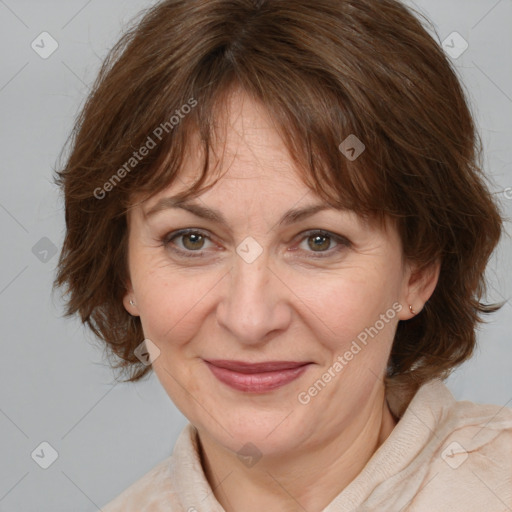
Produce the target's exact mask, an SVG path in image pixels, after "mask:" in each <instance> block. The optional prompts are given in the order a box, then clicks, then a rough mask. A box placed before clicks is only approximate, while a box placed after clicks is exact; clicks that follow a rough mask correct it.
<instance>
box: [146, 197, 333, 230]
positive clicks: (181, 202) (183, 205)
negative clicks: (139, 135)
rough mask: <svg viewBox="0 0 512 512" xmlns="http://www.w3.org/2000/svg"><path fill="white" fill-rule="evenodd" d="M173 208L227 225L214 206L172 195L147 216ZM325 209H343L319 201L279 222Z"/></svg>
mask: <svg viewBox="0 0 512 512" xmlns="http://www.w3.org/2000/svg"><path fill="white" fill-rule="evenodd" d="M173 208H180V209H182V210H186V211H188V212H190V213H192V214H193V215H195V216H196V217H200V218H202V219H206V220H210V221H212V222H216V223H218V224H221V225H224V226H226V225H227V221H226V218H225V217H224V215H222V213H221V212H220V211H218V210H215V209H213V208H208V207H206V206H202V205H200V204H197V203H194V202H191V201H190V200H187V199H175V198H172V197H165V198H163V199H161V200H160V201H158V203H156V204H155V205H154V206H153V207H152V208H151V209H149V210H148V211H147V212H146V213H145V216H146V217H150V216H151V215H154V214H155V213H157V212H160V211H162V210H168V209H173ZM324 210H338V211H342V209H341V208H334V207H332V206H330V205H327V204H325V203H319V204H312V205H308V206H304V207H302V208H295V209H291V210H288V211H287V212H285V213H284V215H283V216H282V217H281V219H280V220H279V222H278V225H285V226H287V225H290V224H293V223H296V222H299V221H301V220H303V219H305V218H307V217H311V216H312V215H314V214H315V213H318V212H320V211H324Z"/></svg>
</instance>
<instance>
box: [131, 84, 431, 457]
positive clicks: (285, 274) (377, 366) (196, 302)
mask: <svg viewBox="0 0 512 512" xmlns="http://www.w3.org/2000/svg"><path fill="white" fill-rule="evenodd" d="M229 107H230V110H229V112H230V114H229V116H228V117H229V121H228V124H227V131H226V140H225V153H224V159H223V164H222V165H223V167H222V170H223V171H225V174H224V176H223V177H222V178H221V179H220V181H218V182H217V183H216V184H215V186H214V187H213V188H212V189H210V190H208V191H206V192H205V193H203V194H202V195H201V196H200V197H199V198H197V199H194V200H191V201H190V202H188V203H186V204H182V205H181V206H180V205H174V206H173V205H172V204H171V203H170V201H167V203H166V202H161V201H162V200H163V199H165V198H171V197H173V196H174V195H176V194H177V193H179V192H181V191H182V190H184V189H186V188H187V185H189V184H190V183H191V182H192V181H193V179H194V178H195V177H196V176H197V173H198V172H199V169H200V162H199V159H198V158H197V159H196V158H195V157H194V156H190V158H188V160H187V161H186V166H185V168H184V172H183V174H182V175H181V176H180V179H179V180H177V182H176V183H174V184H173V185H172V186H171V187H169V188H168V189H167V190H165V191H163V192H161V193H159V194H158V195H156V196H154V197H153V198H152V199H151V200H149V201H148V202H147V203H145V204H142V205H140V206H137V207H136V208H134V209H133V210H132V211H131V212H130V215H129V219H128V223H129V272H130V287H129V293H127V295H126V297H125V300H124V304H125V307H126V309H127V310H128V311H129V312H130V313H131V314H133V315H140V319H141V322H142V326H143V330H144V335H145V338H146V339H149V340H151V342H152V343H153V344H154V345H155V346H156V347H158V350H159V351H160V352H159V355H158V357H157V358H156V359H155V360H154V362H153V367H154V370H155V372H156V374H157V376H158V378H159V380H160V382H161V383H162V385H163V386H164V388H165V389H166V391H167V393H168V394H169V396H170V397H171V399H172V400H173V402H174V403H175V404H176V405H177V407H178V408H179V409H180V410H181V411H182V412H183V414H184V415H185V416H186V417H187V418H188V419H189V420H190V422H191V423H193V424H194V425H195V426H196V427H197V428H198V429H200V432H203V433H204V434H205V435H207V436H209V438H210V439H212V440H214V441H215V442H217V443H218V444H219V445H222V446H223V447H225V448H228V449H230V450H233V451H235V452H236V451H238V450H239V449H240V448H242V447H243V446H244V445H245V444H246V443H252V444H253V445H255V446H256V447H257V448H258V450H260V451H261V452H263V453H266V454H270V453H276V454H278V453H280V452H289V451H290V450H294V449H295V450H297V449H299V448H300V449H304V448H307V447H314V446H315V445H318V443H322V442H325V441H326V440H327V438H329V437H330V438H332V437H333V436H336V435H339V433H340V432H343V430H344V428H345V427H347V426H348V425H350V424H351V422H352V423H353V420H354V418H357V417H368V416H369V415H371V414H372V413H371V411H372V410H373V409H374V408H375V407H376V404H377V406H378V407H380V408H381V410H382V407H383V402H384V394H383V386H382V378H383V376H384V374H385V371H386V366H387V360H388V356H389V352H390V349H391V345H392V340H393V336H394V333H395V329H396V326H397V323H398V321H399V320H400V319H407V318H410V316H411V315H410V313H409V308H408V304H410V303H412V304H413V305H414V300H415V297H414V296H412V295H414V292H413V291H412V288H411V286H410V284H409V281H410V270H409V268H408V266H407V265H404V264H403V262H402V257H401V256H402V252H401V244H400V239H399V237H398V234H397V232H396V231H395V229H394V228H392V227H391V226H389V227H388V230H386V231H381V230H380V229H379V228H377V227H372V226H371V225H368V224H365V223H364V222H363V221H362V219H360V218H359V217H358V216H356V215H355V214H354V213H352V212H350V211H340V210H336V209H332V208H330V207H329V206H328V205H327V204H326V203H325V202H324V201H322V200H321V199H320V198H319V197H317V196H315V194H314V193H313V192H312V191H311V190H310V189H308V188H307V187H306V186H305V185H304V184H303V183H302V181H301V180H300V178H299V177H298V175H297V174H296V172H295V170H294V168H293V164H292V160H291V158H290V157H289V155H288V154H287V152H286V150H285V147H284V145H283V143H282V141H281V140H280V138H279V136H278V135H277V132H276V131H275V130H274V129H273V128H272V124H271V121H270V120H269V119H268V118H267V117H266V114H265V111H264V110H263V109H261V107H259V106H258V104H256V103H254V102H253V101H252V100H250V99H249V98H248V97H246V96H243V95H241V94H239V95H234V96H233V97H232V99H231V100H230V104H229ZM198 153H199V152H196V153H194V152H193V151H191V155H194V154H196V155H198ZM157 205H159V206H158V207H157V208H155V207H156V206H157ZM192 205H194V207H193V208H192ZM316 205H321V206H323V207H325V209H318V210H316V209H315V211H310V213H309V214H308V208H310V207H312V206H316ZM303 209H306V210H304V212H303V214H298V213H291V212H298V211H302V210H303ZM151 210H153V211H151ZM194 211H195V213H194ZM208 212H210V213H209V214H208V215H204V214H205V213H208ZM212 212H215V215H213V213H212ZM220 219H222V220H220ZM184 229H187V230H190V232H189V233H188V234H183V233H179V232H180V230H184ZM130 299H132V300H133V301H134V302H135V305H130V303H129V300H130ZM418 305H419V306H420V307H421V305H422V304H417V306H418ZM417 309H418V308H417ZM141 342H142V340H141ZM243 363H246V364H245V365H244V364H243ZM257 363H265V364H267V366H264V365H261V366H248V365H249V364H253V365H256V364H257ZM379 404H380V405H379ZM319 425H321V426H322V428H320V429H319V428H318V426H319ZM361 425H364V421H363V420H361ZM361 428H362V427H361Z"/></svg>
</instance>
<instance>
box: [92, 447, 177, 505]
mask: <svg viewBox="0 0 512 512" xmlns="http://www.w3.org/2000/svg"><path fill="white" fill-rule="evenodd" d="M172 459H173V457H172V456H171V457H168V458H166V459H165V460H163V461H162V462H160V463H159V464H157V465H156V466H155V467H154V468H153V469H151V470H150V471H148V472H147V473H146V474H145V475H144V476H142V477H141V478H139V479H138V480H137V481H136V482H134V483H133V484H132V485H130V487H128V488H127V489H125V490H124V491H123V492H122V493H121V494H119V496H117V497H116V498H115V499H114V500H112V501H110V502H109V503H108V504H107V505H105V506H104V507H102V509H101V510H102V511H103V512H143V511H148V512H149V511H151V512H153V511H154V512H157V511H160V510H170V511H171V510H174V509H173V508H169V505H170V504H171V503H172V495H173V491H172V479H171V466H172ZM176 510H179V509H176Z"/></svg>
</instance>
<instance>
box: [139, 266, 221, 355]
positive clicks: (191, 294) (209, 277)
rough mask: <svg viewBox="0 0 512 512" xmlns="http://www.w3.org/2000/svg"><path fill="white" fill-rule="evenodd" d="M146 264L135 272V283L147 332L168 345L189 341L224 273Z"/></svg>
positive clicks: (140, 311)
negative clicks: (209, 296)
mask: <svg viewBox="0 0 512 512" xmlns="http://www.w3.org/2000/svg"><path fill="white" fill-rule="evenodd" d="M144 268H146V269H149V270H147V271H146V272H144V271H141V272H139V273H136V274H135V279H133V287H134V290H135V292H136V295H137V297H138V299H137V303H138V309H139V314H140V319H141V323H142V327H143V330H144V334H145V336H146V337H147V338H149V339H152V340H154V341H155V342H157V343H162V344H166V345H168V344H169V342H170V341H172V345H174V346H177V345H181V344H182V343H185V342H187V341H188V340H189V339H191V338H192V337H193V335H194V333H195V332H197V331H198V329H200V328H201V324H202V322H203V320H204V317H205V316H206V315H207V311H208V295H209V294H210V293H211V292H213V291H214V289H215V286H216V285H217V284H218V283H219V282H220V281H221V280H222V277H223V275H222V273H220V272H217V271H215V272H209V273H201V274H199V273H197V272H196V273H193V272H190V271H187V270H185V271H184V270H183V269H181V270H177V269H176V268H175V267H173V266H170V265H169V264H168V263H167V264H166V263H163V264H162V263H160V264H158V263H155V264H153V265H146V266H144ZM189 270H190V269H189Z"/></svg>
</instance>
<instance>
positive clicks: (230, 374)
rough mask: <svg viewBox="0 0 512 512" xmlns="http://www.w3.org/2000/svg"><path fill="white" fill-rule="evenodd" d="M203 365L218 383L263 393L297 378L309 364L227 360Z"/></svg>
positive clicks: (213, 361)
mask: <svg viewBox="0 0 512 512" xmlns="http://www.w3.org/2000/svg"><path fill="white" fill-rule="evenodd" d="M205 363H206V365H207V366H208V368H209V369H210V371H211V372H212V373H213V375H214V376H215V377H216V378H217V379H218V380H219V381H220V382H222V383H223V384H226V385H228V386H230V387H231V388H233V389H236V390H238V391H245V392H247V393H264V392H267V391H272V390H274V389H277V388H280V387H282V386H285V385H286V384H289V383H290V382H292V381H294V380H295V379H297V378H299V377H300V376H301V375H302V374H303V373H304V372H305V371H306V370H307V369H308V368H309V366H310V364H311V363H304V362H294V361H268V362H264V363H246V362H242V361H229V360H209V361H205Z"/></svg>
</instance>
